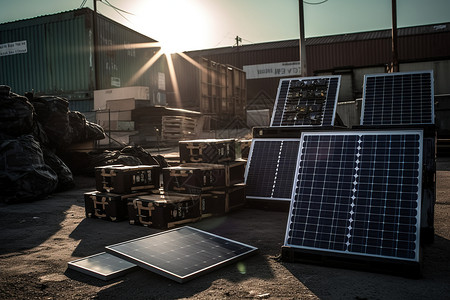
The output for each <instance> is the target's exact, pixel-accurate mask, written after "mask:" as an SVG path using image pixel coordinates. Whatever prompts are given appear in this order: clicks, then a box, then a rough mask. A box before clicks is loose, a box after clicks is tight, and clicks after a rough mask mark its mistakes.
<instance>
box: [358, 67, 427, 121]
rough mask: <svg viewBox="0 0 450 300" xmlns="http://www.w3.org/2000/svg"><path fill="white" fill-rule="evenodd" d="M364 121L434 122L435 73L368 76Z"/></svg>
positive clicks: (363, 103)
mask: <svg viewBox="0 0 450 300" xmlns="http://www.w3.org/2000/svg"><path fill="white" fill-rule="evenodd" d="M360 124H361V125H411V124H434V88H433V72H432V71H422V72H402V73H390V74H375V75H366V76H364V91H363V102H362V110H361V121H360Z"/></svg>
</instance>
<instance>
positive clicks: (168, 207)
mask: <svg viewBox="0 0 450 300" xmlns="http://www.w3.org/2000/svg"><path fill="white" fill-rule="evenodd" d="M128 217H129V222H130V224H133V225H143V226H148V227H154V228H161V229H167V228H172V227H175V226H177V225H181V224H185V223H190V222H195V221H198V220H199V219H200V217H201V212H200V195H194V194H192V195H189V194H180V193H171V194H162V195H146V196H140V197H135V198H130V199H128Z"/></svg>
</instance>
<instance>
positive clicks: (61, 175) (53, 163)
mask: <svg viewBox="0 0 450 300" xmlns="http://www.w3.org/2000/svg"><path fill="white" fill-rule="evenodd" d="M42 151H43V154H44V161H45V164H46V165H47V166H49V167H50V168H51V169H52V170H53V171H55V173H56V175H57V176H58V186H57V188H56V191H57V192H62V191H67V190H70V189H71V188H73V187H74V186H75V183H74V180H73V175H72V171H71V170H70V169H69V167H68V166H67V165H66V164H65V163H64V162H63V161H62V160H61V159H60V158H59V157H58V156H57V155H56V154H55V153H53V152H52V151H50V150H46V149H43V150H42Z"/></svg>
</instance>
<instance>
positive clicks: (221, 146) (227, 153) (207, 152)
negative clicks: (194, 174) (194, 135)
mask: <svg viewBox="0 0 450 300" xmlns="http://www.w3.org/2000/svg"><path fill="white" fill-rule="evenodd" d="M178 145H179V148H180V162H181V163H210V164H217V163H223V162H229V161H235V160H236V158H237V154H236V142H235V140H234V139H205V140H189V141H180V142H179V143H178Z"/></svg>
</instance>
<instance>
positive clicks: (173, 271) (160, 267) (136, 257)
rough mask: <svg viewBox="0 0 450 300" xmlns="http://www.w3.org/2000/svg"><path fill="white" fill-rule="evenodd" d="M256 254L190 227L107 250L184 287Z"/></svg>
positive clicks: (239, 244) (165, 232) (253, 250)
mask: <svg viewBox="0 0 450 300" xmlns="http://www.w3.org/2000/svg"><path fill="white" fill-rule="evenodd" d="M256 250H257V248H255V247H252V246H249V245H246V244H243V243H239V242H236V241H233V240H230V239H226V238H224V237H220V236H217V235H214V234H211V233H208V232H205V231H202V230H199V229H196V228H192V227H189V226H184V227H180V228H176V229H172V230H168V231H164V232H161V233H157V234H153V235H149V236H146V237H143V238H138V239H134V240H131V241H127V242H123V243H120V244H116V245H111V246H107V247H106V251H107V252H109V253H111V254H113V255H116V256H118V257H121V258H123V259H125V260H128V261H130V262H132V263H135V264H136V265H138V266H140V267H142V268H144V269H147V270H150V271H152V272H155V273H157V274H160V275H162V276H165V277H167V278H170V279H173V280H175V281H178V282H181V283H182V282H185V281H187V280H190V279H192V278H194V277H196V276H199V275H201V274H203V273H205V272H208V271H211V270H213V269H215V268H218V267H220V266H223V265H225V264H227V263H231V262H233V261H236V260H238V259H241V258H243V257H245V256H247V255H250V254H252V253H254V252H255V251H256Z"/></svg>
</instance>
